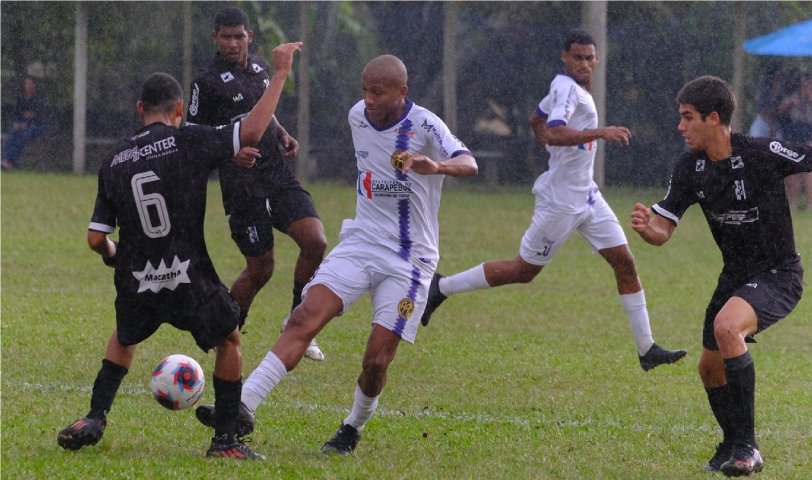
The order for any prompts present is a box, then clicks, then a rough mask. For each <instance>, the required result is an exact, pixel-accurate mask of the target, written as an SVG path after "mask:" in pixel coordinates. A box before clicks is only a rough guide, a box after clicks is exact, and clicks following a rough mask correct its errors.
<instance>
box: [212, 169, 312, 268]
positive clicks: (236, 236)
mask: <svg viewBox="0 0 812 480" xmlns="http://www.w3.org/2000/svg"><path fill="white" fill-rule="evenodd" d="M306 217H315V218H319V214H318V212H316V205H315V204H314V203H313V199H312V198H311V197H310V194H309V193H308V192H307V191H306V190H305V189H303V188H302V187H301V185H298V182H297V185H295V186H291V187H290V188H284V189H279V190H277V191H276V192H274V195H273V196H271V197H269V198H254V197H247V198H245V199H243V200H242V201H241V202H240V208H239V209H238V210H235V211H234V212H232V213H231V216H230V217H229V219H228V225H229V226H230V227H231V238H232V239H233V240H234V243H236V244H237V247H239V249H240V253H242V254H243V256H245V257H259V256H261V255H263V254H264V253H265V252H268V251H270V250H272V249H273V247H274V239H273V229H274V228H275V229H277V230H279V231H280V232H282V233H285V232H287V231H288V227H289V226H290V224H291V223H293V222H295V221H297V220H301V219H303V218H306Z"/></svg>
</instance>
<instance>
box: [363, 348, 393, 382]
mask: <svg viewBox="0 0 812 480" xmlns="http://www.w3.org/2000/svg"><path fill="white" fill-rule="evenodd" d="M389 362H390V357H389V355H383V354H378V355H367V356H365V357H364V362H363V366H362V368H363V371H364V373H365V374H366V376H367V378H368V379H376V380H378V381H380V380H382V379H383V378H384V377H385V376H386V370H387V369H388V368H389Z"/></svg>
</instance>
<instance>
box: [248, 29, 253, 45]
mask: <svg viewBox="0 0 812 480" xmlns="http://www.w3.org/2000/svg"><path fill="white" fill-rule="evenodd" d="M253 40H254V31H253V30H248V43H251V42H252V41H253Z"/></svg>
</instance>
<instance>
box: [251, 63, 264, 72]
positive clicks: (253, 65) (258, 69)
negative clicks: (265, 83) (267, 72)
mask: <svg viewBox="0 0 812 480" xmlns="http://www.w3.org/2000/svg"><path fill="white" fill-rule="evenodd" d="M251 68H253V69H254V71H255V72H257V73H259V72H261V71H262V70H263V68H262V67H260V66H259V65H257V64H256V63H252V64H251Z"/></svg>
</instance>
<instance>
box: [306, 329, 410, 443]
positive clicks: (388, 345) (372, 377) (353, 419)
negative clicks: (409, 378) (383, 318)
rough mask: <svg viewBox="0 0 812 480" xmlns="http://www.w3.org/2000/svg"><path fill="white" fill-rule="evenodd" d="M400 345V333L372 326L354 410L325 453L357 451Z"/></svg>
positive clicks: (359, 377)
mask: <svg viewBox="0 0 812 480" xmlns="http://www.w3.org/2000/svg"><path fill="white" fill-rule="evenodd" d="M399 344H400V337H399V336H398V335H396V334H395V333H393V332H392V331H390V330H389V329H387V328H385V327H382V326H380V325H373V327H372V334H370V336H369V340H367V349H366V351H365V352H364V360H363V365H362V369H361V375H359V376H358V384H357V386H356V389H355V400H354V401H353V405H352V410H351V411H350V414H349V416H347V418H345V419H344V420H343V421H342V422H341V425H340V426H339V428H338V431H337V432H336V434H335V435H334V436H333V438H331V439H330V440H328V441H326V442H325V443H324V446H322V448H321V451H322V452H323V453H336V454H338V455H341V456H344V455H349V454H350V453H352V452H353V451H354V450H355V447H356V445H357V444H358V440H360V439H361V432H362V431H363V430H364V425H366V423H367V422H368V421H369V419H370V418H372V415H373V414H374V413H375V410H376V409H377V408H378V399H379V398H380V395H381V392H382V391H383V387H384V386H385V385H386V372H387V371H388V369H389V365H390V364H391V363H392V360H394V358H395V354H396V353H397V350H398V345H399Z"/></svg>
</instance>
